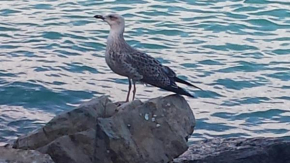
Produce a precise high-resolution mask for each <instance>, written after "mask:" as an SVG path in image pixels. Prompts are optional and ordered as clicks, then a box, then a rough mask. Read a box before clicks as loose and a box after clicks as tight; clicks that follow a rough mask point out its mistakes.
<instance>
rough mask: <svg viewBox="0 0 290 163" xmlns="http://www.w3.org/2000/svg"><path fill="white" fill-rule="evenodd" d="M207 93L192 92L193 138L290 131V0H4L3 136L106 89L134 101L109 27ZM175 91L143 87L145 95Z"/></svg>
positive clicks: (0, 23)
mask: <svg viewBox="0 0 290 163" xmlns="http://www.w3.org/2000/svg"><path fill="white" fill-rule="evenodd" d="M109 12H117V13H119V14H122V15H123V16H124V17H125V18H126V34H125V37H126V39H127V41H128V42H129V43H130V44H131V45H132V46H134V47H136V48H139V49H140V50H142V51H145V52H147V53H148V54H150V55H152V56H153V57H155V58H157V59H159V60H160V61H161V62H162V63H164V64H166V65H168V66H170V67H172V69H174V70H175V71H176V72H177V74H179V75H180V76H181V77H183V78H184V79H187V80H188V81H190V82H192V83H194V84H196V85H198V86H199V87H202V88H203V89H205V90H206V91H204V92H203V91H196V90H193V89H191V88H187V89H188V90H189V91H192V92H194V93H195V94H196V95H197V96H199V98H197V99H189V98H186V99H187V100H188V102H189V103H190V105H191V107H192V109H193V111H194V113H195V116H196V119H197V126H196V130H195V132H194V134H193V135H192V138H191V140H192V141H193V140H198V139H203V138H212V137H218V136H221V137H232V136H235V137H251V136H288V135H290V2H289V1H288V0H275V1H274V0H216V1H202V0H188V1H181V0H170V1H169V0H168V1H164V0H160V1H157V0H143V1H141V0H140V1H129V0H122V1H121V0H119V1H114V0H105V1H95V0H86V1H83V0H82V1H74V2H73V1H63V0H58V1H57V0H46V1H44V0H2V1H1V4H0V142H5V141H7V140H9V139H14V138H16V137H17V136H19V135H21V134H24V133H27V132H29V131H32V130H34V129H36V128H37V127H40V126H41V125H43V124H44V123H45V122H47V121H48V120H50V119H51V118H52V117H53V116H54V115H55V114H59V113H60V112H62V111H67V110H70V109H72V108H73V107H75V106H77V105H79V104H80V103H81V102H83V101H86V100H88V99H91V98H93V97H97V96H100V95H103V94H107V95H110V96H111V98H112V99H113V100H114V101H119V100H124V97H125V94H126V91H127V80H126V78H124V77H120V76H118V75H115V74H114V73H112V72H111V71H110V69H109V68H108V67H107V65H106V63H105V61H104V50H105V41H106V37H107V35H108V29H109V27H108V25H106V24H105V23H104V22H101V21H97V20H95V19H94V18H93V15H96V14H104V13H109ZM168 94H170V93H169V92H166V91H162V90H160V89H157V88H154V87H146V86H143V85H138V89H137V98H139V99H141V100H146V99H148V98H153V97H157V96H161V95H168Z"/></svg>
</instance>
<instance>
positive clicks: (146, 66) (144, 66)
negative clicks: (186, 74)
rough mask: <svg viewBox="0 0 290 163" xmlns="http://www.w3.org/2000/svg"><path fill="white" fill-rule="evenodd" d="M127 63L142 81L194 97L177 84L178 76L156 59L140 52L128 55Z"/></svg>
mask: <svg viewBox="0 0 290 163" xmlns="http://www.w3.org/2000/svg"><path fill="white" fill-rule="evenodd" d="M125 62H126V63H127V64H128V65H131V66H132V68H134V69H135V70H136V72H135V73H136V76H142V79H140V81H142V82H144V83H147V84H150V85H153V86H156V87H159V88H162V89H165V90H168V91H172V92H175V93H178V94H183V95H187V96H190V97H193V96H192V95H191V94H189V93H188V92H186V91H185V90H184V89H182V88H180V87H178V86H177V85H176V83H175V80H174V79H175V78H176V74H175V73H174V72H173V71H172V70H171V69H170V68H169V67H167V66H163V65H162V64H161V63H160V62H159V61H158V60H156V59H155V58H153V57H151V56H149V55H147V54H145V53H142V52H139V51H134V52H133V53H131V54H129V55H126V59H125Z"/></svg>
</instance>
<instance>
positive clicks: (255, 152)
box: [174, 138, 290, 163]
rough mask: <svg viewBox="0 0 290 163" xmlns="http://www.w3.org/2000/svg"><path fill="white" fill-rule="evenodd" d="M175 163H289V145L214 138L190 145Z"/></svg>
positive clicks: (268, 140)
mask: <svg viewBox="0 0 290 163" xmlns="http://www.w3.org/2000/svg"><path fill="white" fill-rule="evenodd" d="M174 162H175V163H290V141H286V140H283V139H278V138H230V139H221V138H215V139H212V140H206V141H198V142H194V143H193V144H192V145H190V147H189V149H188V150H187V151H186V152H185V153H184V154H182V155H181V156H180V157H179V158H178V159H175V161H174Z"/></svg>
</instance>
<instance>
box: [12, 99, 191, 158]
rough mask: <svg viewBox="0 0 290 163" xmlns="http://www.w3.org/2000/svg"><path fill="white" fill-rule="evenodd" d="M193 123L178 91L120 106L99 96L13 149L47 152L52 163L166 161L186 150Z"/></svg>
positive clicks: (27, 137) (48, 125) (17, 142)
mask: <svg viewBox="0 0 290 163" xmlns="http://www.w3.org/2000/svg"><path fill="white" fill-rule="evenodd" d="M194 126H195V119H194V115H193V113H192V111H191V109H190V107H189V105H188V104H187V102H186V101H185V99H184V98H183V97H181V96H178V95H171V96H167V97H160V98H155V99H151V100H149V101H146V102H144V103H143V102H141V101H139V100H135V101H133V102H130V103H123V104H120V106H119V107H117V105H116V104H114V103H112V102H111V101H110V100H109V99H108V98H107V97H101V98H97V99H94V100H92V101H90V102H88V103H85V104H83V105H81V106H80V107H78V108H76V109H75V110H72V111H70V112H67V113H64V114H62V115H59V116H56V117H55V118H54V119H52V120H51V121H50V122H49V123H48V124H46V125H45V126H44V127H43V128H42V129H39V130H37V131H34V132H33V133H30V134H28V135H26V136H23V137H20V138H19V139H18V140H17V141H16V142H15V143H14V147H15V148H21V149H35V150H38V151H40V152H42V153H47V154H49V155H50V156H51V157H52V159H53V160H54V161H55V162H56V163H67V162H70V163H104V162H106V163H136V162H142V163H162V162H164V163H167V162H169V161H171V160H172V159H173V158H175V157H177V156H179V155H180V154H182V153H183V152H184V151H186V149H187V148H188V146H187V143H186V142H187V138H188V136H189V135H190V134H192V132H193V128H194Z"/></svg>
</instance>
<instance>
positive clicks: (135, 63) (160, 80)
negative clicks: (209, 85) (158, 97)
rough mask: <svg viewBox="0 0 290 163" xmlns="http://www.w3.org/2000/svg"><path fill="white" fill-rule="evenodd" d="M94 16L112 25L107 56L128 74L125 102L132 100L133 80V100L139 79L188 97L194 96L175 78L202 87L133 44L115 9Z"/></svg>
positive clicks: (114, 67)
mask: <svg viewBox="0 0 290 163" xmlns="http://www.w3.org/2000/svg"><path fill="white" fill-rule="evenodd" d="M94 17H95V18H96V19H101V20H103V21H105V22H107V23H108V24H109V25H110V33H109V36H108V38H107V46H106V54H105V60H106V63H107V65H108V66H109V67H110V69H111V70H112V71H113V72H114V73H116V74H118V75H121V76H125V77H127V78H128V81H129V90H128V93H127V97H126V102H129V97H130V92H131V89H132V83H133V98H132V100H134V99H135V94H136V85H135V84H136V82H137V81H138V82H142V83H146V84H150V85H152V86H155V87H159V88H161V89H164V90H167V91H172V92H175V93H176V94H180V95H186V96H189V97H194V96H193V95H191V94H190V93H189V92H187V91H186V90H184V89H183V88H180V87H179V86H177V84H176V82H178V83H182V84H185V85H188V86H192V87H194V88H197V89H200V88H199V87H197V86H194V85H192V84H190V83H189V82H187V81H185V80H182V79H180V78H178V77H177V76H176V73H175V72H174V71H173V70H172V69H171V68H169V67H168V66H164V65H162V64H161V63H160V62H159V61H158V60H156V59H155V58H153V57H151V56H150V55H148V54H146V53H143V52H141V51H139V50H137V49H135V48H133V47H131V46H130V45H129V44H128V43H127V42H126V41H125V39H124V37H123V33H124V31H125V20H124V18H123V17H122V16H121V15H118V14H115V13H112V14H106V15H95V16H94ZM200 90H202V89H200Z"/></svg>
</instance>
